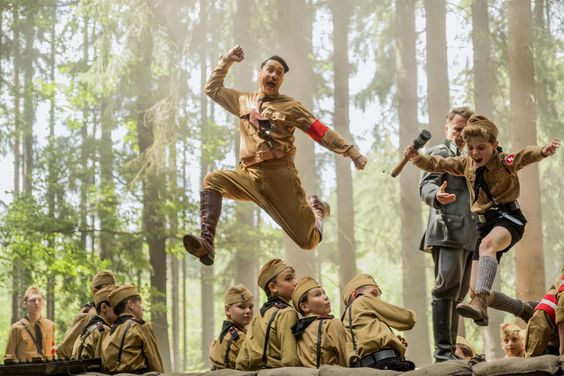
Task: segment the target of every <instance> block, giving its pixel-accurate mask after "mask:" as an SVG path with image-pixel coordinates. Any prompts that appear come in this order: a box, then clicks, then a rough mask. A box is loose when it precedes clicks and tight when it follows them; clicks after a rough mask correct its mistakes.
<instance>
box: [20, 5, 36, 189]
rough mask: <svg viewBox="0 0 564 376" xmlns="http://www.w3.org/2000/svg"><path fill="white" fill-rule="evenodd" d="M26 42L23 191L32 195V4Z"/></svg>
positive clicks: (25, 24) (33, 28)
mask: <svg viewBox="0 0 564 376" xmlns="http://www.w3.org/2000/svg"><path fill="white" fill-rule="evenodd" d="M23 35H24V40H25V48H24V52H23V54H24V56H23V61H22V66H23V71H24V93H23V94H24V104H23V110H24V113H23V136H24V161H23V191H24V193H25V194H27V195H31V193H32V180H33V123H34V121H35V103H34V88H33V72H34V69H33V62H34V61H35V58H34V55H35V54H34V50H33V42H34V40H35V5H34V4H30V5H28V6H27V9H26V21H25V23H24V24H23Z"/></svg>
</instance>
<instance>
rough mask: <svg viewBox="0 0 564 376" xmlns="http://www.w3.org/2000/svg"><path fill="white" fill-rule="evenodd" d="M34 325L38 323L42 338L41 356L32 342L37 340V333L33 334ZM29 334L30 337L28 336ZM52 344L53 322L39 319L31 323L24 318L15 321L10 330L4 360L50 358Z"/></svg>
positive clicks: (53, 338)
mask: <svg viewBox="0 0 564 376" xmlns="http://www.w3.org/2000/svg"><path fill="white" fill-rule="evenodd" d="M36 323H39V328H40V329H41V336H42V337H43V341H41V346H42V348H43V354H41V353H39V352H38V351H37V346H36V345H35V342H34V340H33V338H35V339H37V333H36V332H35V324H36ZM26 328H27V329H26ZM28 330H29V332H28ZM30 332H31V335H30V334H29V333H30ZM31 336H33V338H32V337H31ZM54 344H55V323H53V321H51V320H49V319H47V318H45V317H40V318H39V319H38V320H37V321H33V322H32V321H30V320H29V319H28V318H27V317H24V318H21V319H20V320H18V321H16V322H15V323H14V324H13V325H12V328H11V329H10V337H9V338H8V346H7V347H6V354H5V355H4V358H5V359H18V360H31V359H32V358H37V357H43V358H51V357H52V356H53V354H52V352H51V350H52V348H53V345H54Z"/></svg>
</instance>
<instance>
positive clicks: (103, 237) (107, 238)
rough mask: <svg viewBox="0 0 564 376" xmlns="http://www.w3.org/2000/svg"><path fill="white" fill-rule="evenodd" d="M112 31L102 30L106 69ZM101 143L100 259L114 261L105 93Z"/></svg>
mask: <svg viewBox="0 0 564 376" xmlns="http://www.w3.org/2000/svg"><path fill="white" fill-rule="evenodd" d="M108 33H109V31H107V30H103V31H102V34H103V35H102V51H101V54H102V57H103V61H104V62H103V66H104V69H107V67H108V60H109V54H110V40H109V37H110V36H109V34H108ZM100 116H101V118H100V123H101V124H100V125H101V142H100V143H99V144H98V147H99V152H100V193H101V194H100V197H101V198H100V202H99V203H98V217H99V218H100V258H102V259H103V260H110V261H113V260H114V252H115V250H116V246H117V245H116V239H115V237H114V235H113V233H112V231H113V230H115V229H116V228H117V227H118V221H117V217H116V216H117V204H118V202H117V201H118V200H117V197H116V194H115V184H114V179H113V161H114V152H113V143H112V129H113V126H114V124H113V118H114V109H113V106H112V100H111V98H110V94H107V93H103V94H102V98H101V101H100Z"/></svg>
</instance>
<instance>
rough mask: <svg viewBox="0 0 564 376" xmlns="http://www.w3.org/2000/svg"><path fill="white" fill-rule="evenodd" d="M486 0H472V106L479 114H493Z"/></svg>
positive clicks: (492, 78)
mask: <svg viewBox="0 0 564 376" xmlns="http://www.w3.org/2000/svg"><path fill="white" fill-rule="evenodd" d="M488 20H489V15H488V1H487V0H472V45H473V47H474V48H473V51H474V52H473V53H474V106H475V111H476V112H477V113H479V114H482V115H485V116H488V117H491V116H493V106H492V93H493V87H492V86H493V82H494V75H493V68H492V61H491V54H490V49H491V48H490V31H489V21H488Z"/></svg>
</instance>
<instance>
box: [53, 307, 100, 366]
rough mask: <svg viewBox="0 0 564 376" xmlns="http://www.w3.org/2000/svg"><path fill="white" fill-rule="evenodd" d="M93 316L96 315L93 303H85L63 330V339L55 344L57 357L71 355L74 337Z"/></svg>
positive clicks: (78, 334) (76, 336) (68, 356)
mask: <svg viewBox="0 0 564 376" xmlns="http://www.w3.org/2000/svg"><path fill="white" fill-rule="evenodd" d="M94 317H96V308H94V304H93V303H91V304H87V305H85V306H84V307H82V309H81V310H80V312H79V313H78V314H77V315H76V316H75V318H74V320H73V322H72V325H71V326H70V327H69V328H68V329H67V331H66V332H65V336H64V337H63V341H62V342H61V343H60V344H59V346H57V357H58V358H70V357H71V356H72V350H73V347H74V343H75V341H76V339H77V338H78V337H79V336H80V333H82V331H83V330H84V328H85V327H86V324H88V323H89V322H90V320H92V319H93V318H94Z"/></svg>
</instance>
